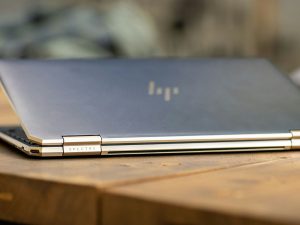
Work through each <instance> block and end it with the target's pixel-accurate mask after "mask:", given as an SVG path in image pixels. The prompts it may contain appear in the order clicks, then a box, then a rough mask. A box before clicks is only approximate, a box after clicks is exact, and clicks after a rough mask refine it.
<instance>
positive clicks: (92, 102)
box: [0, 59, 300, 157]
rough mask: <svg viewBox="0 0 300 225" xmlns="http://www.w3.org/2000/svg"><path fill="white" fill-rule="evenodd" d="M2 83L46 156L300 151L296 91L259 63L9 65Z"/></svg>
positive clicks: (22, 131)
mask: <svg viewBox="0 0 300 225" xmlns="http://www.w3.org/2000/svg"><path fill="white" fill-rule="evenodd" d="M0 79H1V84H2V88H3V90H4V91H5V93H6V95H7V98H8V99H9V101H10V103H11V105H12V107H13V108H14V110H15V112H16V114H17V115H18V116H19V119H20V121H21V125H20V126H19V127H2V128H1V129H0V130H1V131H0V138H1V139H3V140H4V141H6V142H8V143H10V144H12V145H14V146H15V147H16V148H18V149H20V150H22V151H23V152H25V153H26V154H29V155H32V156H41V157H51V156H54V157H58V156H75V155H99V156H103V155H136V154H167V153H201V152H235V151H238V152H240V151H276V150H277V151H283V150H293V149H299V148H300V131H298V129H300V91H299V90H298V88H297V87H296V86H294V84H292V83H291V82H290V81H289V80H288V79H287V78H286V77H284V76H283V75H282V74H280V72H278V71H277V70H276V69H275V68H274V67H273V66H272V65H271V64H270V63H269V62H268V61H266V60H263V59H141V60H126V59H102V60H44V61H38V60H12V61H1V62H0Z"/></svg>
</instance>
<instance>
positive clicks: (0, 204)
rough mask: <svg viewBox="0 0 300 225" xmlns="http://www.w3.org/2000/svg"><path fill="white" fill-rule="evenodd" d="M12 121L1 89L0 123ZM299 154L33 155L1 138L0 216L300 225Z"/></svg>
mask: <svg viewBox="0 0 300 225" xmlns="http://www.w3.org/2000/svg"><path fill="white" fill-rule="evenodd" d="M17 122H18V119H17V118H16V116H15V115H14V113H13V111H12V110H11V109H10V108H9V106H8V103H7V101H6V100H5V98H4V95H3V93H0V124H16V123H17ZM299 177H300V152H299V153H298V152H296V151H294V152H293V151H287V152H277V153H275V152H274V153H235V154H199V155H172V156H143V157H106V158H97V157H92V158H89V157H85V158H60V159H37V158H30V157H28V156H25V155H23V154H22V153H20V152H19V151H17V150H15V149H14V148H12V147H10V146H9V145H7V144H4V143H3V142H0V219H1V220H5V221H12V222H18V223H27V224H51V225H52V224H112V225H120V224H123V225H126V224H130V225H141V224H143V225H152V224H159V225H163V224H166V225H186V224H187V225H193V224H205V225H207V224H235V225H237V224H257V225H263V224H272V225H275V224H300V214H299V209H300V194H298V191H299V192H300V179H299Z"/></svg>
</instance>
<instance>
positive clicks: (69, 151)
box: [63, 136, 101, 155]
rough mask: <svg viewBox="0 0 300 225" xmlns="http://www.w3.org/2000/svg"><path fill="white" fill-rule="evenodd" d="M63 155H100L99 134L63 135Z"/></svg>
mask: <svg viewBox="0 0 300 225" xmlns="http://www.w3.org/2000/svg"><path fill="white" fill-rule="evenodd" d="M63 140H64V143H63V151H64V155H101V137H100V136H63Z"/></svg>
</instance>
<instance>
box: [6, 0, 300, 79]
mask: <svg viewBox="0 0 300 225" xmlns="http://www.w3.org/2000/svg"><path fill="white" fill-rule="evenodd" d="M299 9H300V1H299V0H238V1H237V0H222V1H220V0H163V1H153V0H152V1H151V0H97V1H93V0H86V1H82V0H77V1H75V0H64V1H62V0H51V1H49V0H48V1H47V0H38V1H34V0H0V58H95V57H130V58H144V57H265V58H268V59H270V60H271V61H272V62H273V63H274V64H276V65H277V66H278V67H279V69H281V70H282V71H283V72H284V73H285V74H288V75H294V76H296V75H295V74H299V72H297V71H299V69H300V29H299V27H298V26H299V25H298V21H300V13H299ZM299 76H300V75H299Z"/></svg>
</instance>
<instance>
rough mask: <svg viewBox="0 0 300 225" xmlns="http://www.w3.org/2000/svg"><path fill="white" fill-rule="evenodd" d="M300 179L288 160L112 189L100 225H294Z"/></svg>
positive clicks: (297, 162)
mask: <svg viewBox="0 0 300 225" xmlns="http://www.w3.org/2000/svg"><path fill="white" fill-rule="evenodd" d="M290 154H291V155H293V156H296V155H299V153H296V152H295V153H290ZM299 174H300V158H299V157H292V158H287V159H282V160H273V161H270V162H264V163H255V164H251V165H245V166H241V167H235V168H231V169H227V170H221V171H212V172H208V173H202V174H197V175H191V176H185V177H180V178H179V177H177V178H176V179H165V180H160V181H153V182H144V183H140V184H135V185H127V186H124V187H116V188H113V189H110V190H108V191H107V193H106V195H105V197H104V199H103V209H104V211H103V216H104V217H103V218H104V219H103V224H118V221H117V219H116V218H123V220H122V221H123V224H131V225H134V224H140V221H144V223H143V224H144V225H150V224H172V225H175V224H176V225H177V224H189V225H192V224H299V223H300V214H299V206H300V194H299V190H300V180H299Z"/></svg>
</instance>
